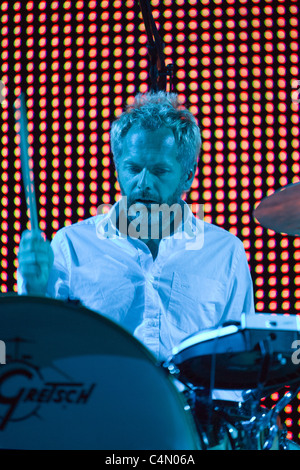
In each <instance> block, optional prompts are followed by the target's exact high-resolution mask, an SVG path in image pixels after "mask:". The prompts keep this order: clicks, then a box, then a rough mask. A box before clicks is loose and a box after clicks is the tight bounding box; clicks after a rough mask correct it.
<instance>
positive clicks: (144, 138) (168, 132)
mask: <svg viewBox="0 0 300 470" xmlns="http://www.w3.org/2000/svg"><path fill="white" fill-rule="evenodd" d="M124 141H125V142H124V143H126V142H129V141H130V143H131V144H135V145H138V144H141V145H142V144H144V143H147V144H148V145H154V146H155V145H157V146H159V145H162V144H164V145H170V146H173V145H174V144H175V137H174V134H173V131H172V129H170V128H168V127H164V126H162V127H159V128H158V129H153V130H152V129H145V128H144V127H141V126H137V125H134V126H132V127H131V128H130V129H129V131H128V132H127V134H126V136H125V138H124Z"/></svg>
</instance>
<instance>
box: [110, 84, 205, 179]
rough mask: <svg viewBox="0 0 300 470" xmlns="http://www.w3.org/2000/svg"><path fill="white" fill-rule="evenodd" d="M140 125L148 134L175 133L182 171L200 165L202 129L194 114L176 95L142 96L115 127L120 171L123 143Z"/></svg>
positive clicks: (115, 152)
mask: <svg viewBox="0 0 300 470" xmlns="http://www.w3.org/2000/svg"><path fill="white" fill-rule="evenodd" d="M133 125H137V126H139V127H141V128H143V129H145V130H155V129H159V128H160V127H167V128H169V129H171V130H172V131H173V134H174V137H175V141H176V143H177V146H178V156H177V159H178V161H179V162H180V163H181V167H182V170H183V171H188V170H190V169H191V168H193V167H194V164H195V163H197V161H198V158H199V154H200V149H201V142H202V141H201V135H200V129H199V127H198V125H197V122H196V119H195V117H194V116H193V114H192V113H191V112H190V111H188V109H186V108H185V107H184V105H183V104H182V103H181V102H180V101H179V99H178V95H177V94H176V93H166V92H164V91H158V92H155V93H154V92H149V93H139V94H137V95H136V96H135V99H134V102H133V103H132V104H129V105H127V107H126V109H125V111H124V112H123V113H122V114H121V115H120V116H119V117H118V118H117V119H116V120H115V121H114V122H113V123H112V126H111V131H110V141H111V150H112V153H113V158H114V163H115V166H116V168H117V166H118V161H119V159H120V157H121V156H122V140H123V139H124V137H125V136H126V134H127V132H128V131H129V129H130V128H131V127H132V126H133Z"/></svg>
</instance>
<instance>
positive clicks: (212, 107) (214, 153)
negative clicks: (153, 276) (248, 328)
mask: <svg viewBox="0 0 300 470" xmlns="http://www.w3.org/2000/svg"><path fill="white" fill-rule="evenodd" d="M152 13H153V17H154V19H155V21H156V24H157V28H158V30H159V34H160V36H161V38H162V39H163V41H164V43H165V50H164V52H165V55H166V64H168V63H171V62H172V63H173V64H174V71H175V73H174V91H177V92H178V93H179V94H180V96H181V98H182V99H183V100H184V101H185V104H186V105H187V106H188V107H189V109H190V110H191V111H192V112H193V113H194V114H195V116H196V118H197V120H198V122H199V125H200V127H201V130H202V136H203V150H202V154H201V159H200V162H199V168H198V171H197V174H196V177H195V180H194V182H193V185H192V190H191V192H190V194H189V195H188V197H187V201H188V202H189V203H193V204H194V206H193V207H194V209H195V211H196V210H197V204H199V203H204V212H205V220H207V221H208V222H212V223H215V224H217V225H219V226H221V227H223V228H224V229H226V230H229V231H230V232H232V233H233V234H235V235H237V236H238V237H239V238H241V240H242V241H243V243H244V246H245V249H246V253H247V257H248V261H249V266H250V269H251V274H252V278H253V282H254V290H255V302H256V310H257V312H265V313H283V314H299V312H300V238H299V237H298V236H295V237H294V236H286V235H284V234H278V233H275V232H273V231H272V230H269V229H264V228H262V227H261V226H260V225H259V224H258V223H257V222H256V221H255V220H254V218H253V215H252V212H253V210H254V208H255V207H256V205H257V204H258V203H259V202H260V201H261V200H262V198H264V197H265V196H268V195H271V194H272V193H273V192H274V191H275V190H277V189H279V188H281V187H283V186H286V185H287V184H291V183H297V182H299V181H300V147H299V106H300V105H299V98H300V72H299V17H300V15H299V2H298V1H292V0H290V1H278V0H277V1H272V0H269V1H267V0H263V1H259V0H251V1H250V0H249V1H247V0H240V1H235V0H227V1H226V0H202V1H201V2H200V1H197V0H164V1H163V0H161V1H157V0H153V1H152ZM0 19H1V26H0V27H1V74H0V79H1V80H2V84H3V85H5V87H3V85H2V86H1V90H0V93H1V94H0V101H1V105H0V113H1V184H0V188H1V189H0V190H1V195H0V197H1V258H0V285H1V290H0V291H1V293H2V294H5V293H6V292H13V291H14V292H16V268H17V248H18V244H19V241H20V235H21V233H22V231H23V230H24V229H25V228H28V218H27V214H26V204H25V198H24V190H23V185H22V178H21V167H20V154H19V148H18V145H17V137H16V129H15V122H14V113H13V103H14V101H15V99H16V97H17V96H18V95H19V93H20V92H21V91H23V92H25V93H26V104H27V108H28V121H29V139H30V146H31V154H32V157H33V161H34V173H35V185H36V190H37V203H38V212H39V219H40V226H41V229H42V230H43V231H44V232H45V234H46V236H47V237H48V238H49V239H51V238H52V237H53V235H54V234H55V233H56V231H57V230H58V229H59V228H60V227H63V226H64V225H68V224H71V223H74V222H77V221H78V220H82V219H83V218H87V217H90V216H92V215H94V214H96V211H97V206H98V205H100V204H104V203H107V204H113V203H114V202H115V201H116V200H117V199H118V198H119V197H120V192H119V190H120V188H119V186H118V183H117V181H116V177H115V172H114V166H113V163H112V156H111V152H110V145H109V129H110V123H111V121H112V120H113V119H114V118H115V117H116V116H117V115H118V114H119V113H120V112H121V111H122V109H123V108H124V106H125V104H126V103H127V102H130V100H132V98H133V96H134V94H135V93H137V92H139V91H142V92H144V91H147V89H148V85H149V82H148V50H147V36H146V33H145V28H144V24H143V19H142V16H141V13H140V9H139V3H138V1H133V0H127V1H126V0H115V1H108V0H103V1H100V0H94V1H93V0H90V1H88V0H86V1H63V0H59V1H52V0H47V1H37V0H34V1H25V0H24V1H23V0H22V1H13V0H9V1H1V7H0ZM277 395H278V394H274V396H273V397H272V399H273V400H274V401H276V400H277V399H278V396H277ZM298 404H299V403H298V398H297V399H295V400H294V401H293V404H292V405H289V406H288V407H286V409H285V411H284V416H285V423H286V425H287V427H288V430H289V437H292V438H293V439H294V440H296V441H297V440H300V434H299V432H300V431H299V429H300V428H299V424H300V422H299V423H298V420H299V414H298V410H297V406H298Z"/></svg>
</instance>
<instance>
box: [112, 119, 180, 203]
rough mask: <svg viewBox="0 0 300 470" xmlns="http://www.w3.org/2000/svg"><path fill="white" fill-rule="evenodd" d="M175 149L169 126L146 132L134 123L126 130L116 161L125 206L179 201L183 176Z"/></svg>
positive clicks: (175, 145)
mask: <svg viewBox="0 0 300 470" xmlns="http://www.w3.org/2000/svg"><path fill="white" fill-rule="evenodd" d="M177 151H178V149H177V144H176V142H175V137H174V134H173V132H172V130H171V129H168V128H166V127H162V128H160V129H156V130H154V131H149V130H145V129H142V128H140V127H137V126H133V127H132V128H131V129H130V130H129V132H128V133H127V134H126V136H125V138H124V141H123V152H122V156H121V158H120V160H119V164H118V181H119V185H120V188H121V193H122V196H126V197H127V205H128V207H130V206H131V205H132V204H137V203H139V202H141V203H143V205H145V206H146V207H151V203H152V204H163V203H165V204H168V205H172V204H174V203H177V202H179V200H180V198H181V195H182V192H183V184H182V182H183V175H182V169H181V165H180V163H179V162H178V160H177V159H176V157H177Z"/></svg>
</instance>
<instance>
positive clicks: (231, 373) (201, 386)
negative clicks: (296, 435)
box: [164, 314, 300, 450]
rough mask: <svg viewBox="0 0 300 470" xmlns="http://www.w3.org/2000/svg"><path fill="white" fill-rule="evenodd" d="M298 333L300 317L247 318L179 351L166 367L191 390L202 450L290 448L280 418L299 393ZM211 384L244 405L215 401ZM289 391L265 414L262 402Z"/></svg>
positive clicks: (185, 343)
mask: <svg viewBox="0 0 300 470" xmlns="http://www.w3.org/2000/svg"><path fill="white" fill-rule="evenodd" d="M299 331H300V325H299V319H298V318H297V316H296V315H295V316H285V315H274V314H257V315H251V316H250V315H249V316H247V315H244V314H243V315H242V317H241V322H240V323H239V324H237V323H234V324H232V325H228V324H227V325H225V326H223V327H220V328H217V329H210V330H207V331H204V332H201V333H198V334H196V335H193V336H190V337H188V338H187V339H186V340H184V341H183V342H182V343H181V344H180V345H179V346H178V347H176V348H174V350H173V356H172V357H171V358H170V359H169V361H167V362H166V363H165V365H164V366H165V367H167V368H168V370H169V371H170V373H172V374H173V375H175V376H176V377H177V379H178V380H179V381H181V382H182V383H183V384H184V385H185V387H186V388H185V390H184V394H185V397H186V399H187V401H188V403H189V404H190V407H191V411H192V413H193V416H194V419H195V422H196V426H197V429H198V432H199V435H200V438H201V441H202V445H203V448H205V449H208V450H209V449H211V448H215V446H220V445H221V447H222V440H224V438H226V440H227V442H229V445H230V448H231V449H233V450H241V449H243V450H245V449H249V450H258V449H259V450H269V449H278V450H279V449H280V450H287V449H289V447H290V441H289V440H288V439H287V437H286V436H287V432H286V429H285V428H284V427H283V426H281V424H280V422H279V414H280V412H281V411H282V410H283V409H284V407H285V406H286V405H287V403H289V402H290V401H291V400H292V399H293V397H294V396H295V395H296V394H297V393H298V391H299V390H300V387H299V383H300V368H299V366H298V365H297V364H294V363H293V362H292V353H293V350H292V343H293V341H295V340H297V339H299ZM212 375H213V377H212ZM212 384H213V386H214V388H215V389H223V390H224V391H226V392H230V391H232V392H234V391H235V390H238V391H240V393H241V400H240V401H237V402H232V401H226V400H214V399H213V390H212ZM284 386H288V387H289V391H288V392H287V393H285V395H284V396H283V397H282V399H281V400H279V402H278V403H277V404H276V405H275V406H274V407H273V408H272V409H271V410H267V409H264V408H263V407H262V406H261V400H262V398H264V397H266V396H267V395H268V394H270V393H273V392H275V391H277V390H279V389H281V388H282V387H284ZM291 444H294V443H291ZM295 446H296V447H297V445H295ZM297 450H298V449H297Z"/></svg>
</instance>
